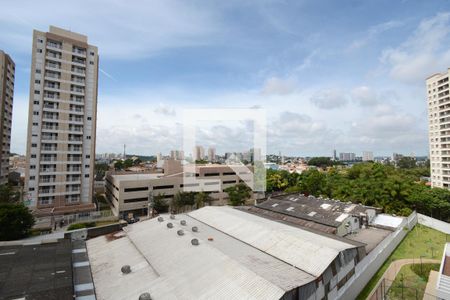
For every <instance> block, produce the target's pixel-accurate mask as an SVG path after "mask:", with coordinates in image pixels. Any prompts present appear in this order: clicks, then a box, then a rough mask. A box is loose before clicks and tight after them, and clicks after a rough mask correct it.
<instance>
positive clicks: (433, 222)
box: [417, 214, 450, 234]
mask: <svg viewBox="0 0 450 300" xmlns="http://www.w3.org/2000/svg"><path fill="white" fill-rule="evenodd" d="M417 217H418V222H419V224H421V225H425V226H427V227H430V228H433V229H436V230H438V231H440V232H443V233H445V234H450V224H449V223H446V222H443V221H440V220H438V219H434V218H431V217H428V216H425V215H422V214H417Z"/></svg>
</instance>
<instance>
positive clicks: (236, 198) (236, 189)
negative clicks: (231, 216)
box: [223, 183, 251, 206]
mask: <svg viewBox="0 0 450 300" xmlns="http://www.w3.org/2000/svg"><path fill="white" fill-rule="evenodd" d="M223 191H224V192H226V193H227V194H228V197H229V198H230V204H231V205H233V206H238V205H243V204H245V201H246V200H247V199H249V198H250V196H251V189H250V188H249V187H248V186H247V185H246V184H244V183H239V184H236V185H234V186H230V187H227V188H226V189H224V190H223Z"/></svg>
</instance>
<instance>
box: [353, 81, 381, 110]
mask: <svg viewBox="0 0 450 300" xmlns="http://www.w3.org/2000/svg"><path fill="white" fill-rule="evenodd" d="M351 95H352V100H353V101H354V102H355V103H358V104H359V105H361V106H373V105H375V104H377V103H378V102H379V99H378V95H377V94H376V93H375V91H374V90H372V89H371V88H370V87H367V86H360V87H356V88H354V89H353V90H352V91H351Z"/></svg>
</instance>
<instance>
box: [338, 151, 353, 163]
mask: <svg viewBox="0 0 450 300" xmlns="http://www.w3.org/2000/svg"><path fill="white" fill-rule="evenodd" d="M355 159H356V155H355V153H352V152H343V153H339V160H340V161H355Z"/></svg>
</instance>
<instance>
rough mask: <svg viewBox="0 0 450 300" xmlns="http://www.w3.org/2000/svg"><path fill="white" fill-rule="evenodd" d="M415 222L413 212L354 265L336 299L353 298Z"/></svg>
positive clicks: (415, 215) (415, 216)
mask: <svg viewBox="0 0 450 300" xmlns="http://www.w3.org/2000/svg"><path fill="white" fill-rule="evenodd" d="M416 223H417V214H416V213H415V212H414V213H412V214H411V215H410V216H409V217H408V218H405V220H404V221H403V222H402V224H401V225H400V226H399V227H398V229H397V230H396V231H394V232H392V233H391V234H390V235H388V236H387V237H386V238H385V239H384V240H383V241H382V242H381V243H380V244H379V245H378V246H377V247H376V248H375V249H373V250H372V251H371V252H370V253H369V254H368V255H367V256H366V257H364V258H363V259H362V260H361V261H360V262H359V264H357V265H356V267H355V276H353V277H352V279H350V280H349V281H348V282H347V283H346V284H345V286H344V287H343V288H341V289H340V290H339V293H338V299H355V298H356V297H357V296H358V295H359V293H360V292H361V291H362V290H363V288H364V287H365V286H366V285H367V283H368V282H369V280H370V279H371V278H372V277H373V275H375V273H376V272H377V271H378V269H379V268H380V267H381V266H382V265H383V263H384V262H385V261H386V259H387V258H388V257H389V255H391V253H392V252H393V251H394V250H395V248H397V246H398V244H400V242H401V241H402V240H403V238H404V237H405V236H406V234H407V233H408V231H409V230H411V229H412V228H413V227H414V225H416Z"/></svg>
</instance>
